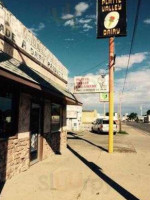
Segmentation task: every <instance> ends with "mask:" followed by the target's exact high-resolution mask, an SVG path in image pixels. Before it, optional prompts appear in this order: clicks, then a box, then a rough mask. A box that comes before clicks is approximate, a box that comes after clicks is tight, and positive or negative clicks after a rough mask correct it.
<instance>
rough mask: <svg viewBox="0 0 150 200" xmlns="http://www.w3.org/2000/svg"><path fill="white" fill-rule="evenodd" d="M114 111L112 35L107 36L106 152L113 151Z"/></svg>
mask: <svg viewBox="0 0 150 200" xmlns="http://www.w3.org/2000/svg"><path fill="white" fill-rule="evenodd" d="M113 113H114V37H110V38H109V142H108V152H109V153H113Z"/></svg>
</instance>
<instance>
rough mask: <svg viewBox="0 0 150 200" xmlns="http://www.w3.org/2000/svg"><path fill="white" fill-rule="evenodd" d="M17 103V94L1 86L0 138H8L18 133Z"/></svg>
mask: <svg viewBox="0 0 150 200" xmlns="http://www.w3.org/2000/svg"><path fill="white" fill-rule="evenodd" d="M15 104H16V100H15V94H14V93H13V92H10V91H9V90H8V89H7V88H4V87H3V88H1V87H0V138H8V137H11V136H14V135H15V134H16V106H15Z"/></svg>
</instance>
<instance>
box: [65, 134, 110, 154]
mask: <svg viewBox="0 0 150 200" xmlns="http://www.w3.org/2000/svg"><path fill="white" fill-rule="evenodd" d="M68 135H71V136H73V137H67V139H69V140H82V141H84V142H87V143H88V144H91V145H93V146H94V147H97V148H99V149H101V150H102V151H105V152H108V150H107V149H105V148H104V147H102V146H99V145H96V144H94V143H93V142H90V141H89V140H86V139H84V138H81V137H79V136H78V135H77V134H76V133H73V132H68Z"/></svg>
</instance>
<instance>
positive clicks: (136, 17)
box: [122, 0, 141, 95]
mask: <svg viewBox="0 0 150 200" xmlns="http://www.w3.org/2000/svg"><path fill="white" fill-rule="evenodd" d="M140 5H141V0H138V4H137V9H136V16H135V22H134V29H133V34H132V40H131V47H130V52H129V57H128V63H127V68H126V74H125V79H124V84H123V89H122V95H123V93H124V89H125V84H126V80H127V75H128V69H129V64H130V58H131V52H132V49H133V44H134V39H135V33H136V29H137V24H138V18H139V10H140Z"/></svg>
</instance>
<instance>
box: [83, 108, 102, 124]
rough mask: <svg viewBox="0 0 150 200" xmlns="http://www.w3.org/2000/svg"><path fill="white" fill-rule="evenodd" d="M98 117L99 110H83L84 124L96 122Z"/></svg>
mask: <svg viewBox="0 0 150 200" xmlns="http://www.w3.org/2000/svg"><path fill="white" fill-rule="evenodd" d="M97 117H98V113H97V110H83V112H82V123H83V124H89V123H92V122H94V121H95V120H96V119H97Z"/></svg>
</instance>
